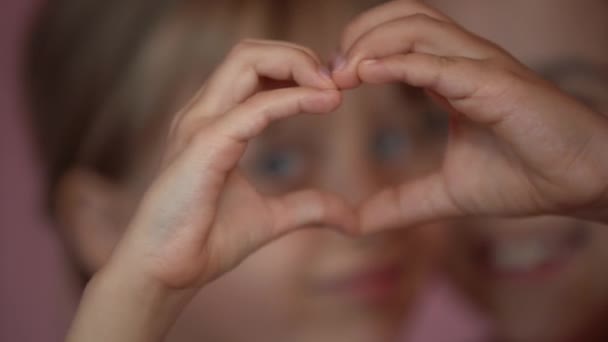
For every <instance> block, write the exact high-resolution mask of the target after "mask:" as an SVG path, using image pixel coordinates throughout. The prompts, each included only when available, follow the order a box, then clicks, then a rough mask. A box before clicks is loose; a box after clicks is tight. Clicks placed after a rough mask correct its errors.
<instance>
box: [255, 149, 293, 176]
mask: <svg viewBox="0 0 608 342" xmlns="http://www.w3.org/2000/svg"><path fill="white" fill-rule="evenodd" d="M304 159H305V158H304V156H303V155H302V153H300V152H298V151H295V150H279V149H277V150H270V151H265V152H262V153H261V154H260V155H258V156H257V157H256V158H255V161H254V175H255V177H256V178H258V179H260V180H261V181H263V182H265V183H270V184H274V183H277V184H278V183H281V184H285V183H289V184H293V183H295V182H297V181H298V180H299V178H302V176H303V174H304V171H305V170H304V169H305V162H304Z"/></svg>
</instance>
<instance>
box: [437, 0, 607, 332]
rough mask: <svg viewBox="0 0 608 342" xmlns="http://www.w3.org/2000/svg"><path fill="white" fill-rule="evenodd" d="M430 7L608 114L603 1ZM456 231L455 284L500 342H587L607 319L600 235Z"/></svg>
mask: <svg viewBox="0 0 608 342" xmlns="http://www.w3.org/2000/svg"><path fill="white" fill-rule="evenodd" d="M430 2H431V3H432V4H435V5H437V6H438V7H439V8H440V9H442V10H444V11H445V12H446V13H447V14H448V15H450V16H452V17H454V18H455V19H456V20H457V21H459V22H460V23H461V24H463V25H464V26H465V27H467V28H468V29H470V30H472V31H473V32H475V33H478V34H481V35H482V36H484V37H487V38H489V39H491V40H493V41H495V42H497V43H498V44H500V45H501V46H503V47H504V48H506V49H507V50H508V51H510V52H511V53H513V54H514V55H515V56H516V57H518V58H520V59H521V60H523V61H524V62H525V63H527V64H528V65H529V66H531V67H532V68H534V69H535V70H537V71H538V72H540V73H541V74H543V75H545V76H546V77H547V78H549V79H552V80H553V81H555V82H556V83H557V84H558V85H560V86H561V87H562V88H563V89H565V90H566V91H568V92H570V93H571V94H573V95H574V96H577V97H578V98H580V99H581V100H583V101H586V102H587V103H588V104H589V105H591V106H594V107H595V108H596V109H598V110H599V111H601V112H604V113H608V68H607V67H608V64H607V61H608V44H607V43H608V20H606V18H607V17H606V14H608V2H606V1H604V0H582V1H581V0H538V1H527V0H514V1H513V0H512V1H498V0H497V1H488V0H459V1H447V0H433V1H430ZM581 181H582V182H584V180H581ZM458 225H459V226H462V227H460V228H459V229H456V230H458V233H456V234H455V235H458V236H457V237H456V241H458V242H459V243H457V244H456V247H455V251H454V253H455V255H456V257H455V258H452V260H456V261H454V263H453V264H454V269H455V271H456V275H457V277H458V278H459V280H460V281H462V283H463V284H464V285H465V287H466V288H467V289H468V290H469V291H470V292H471V293H472V294H473V296H474V297H475V298H477V299H478V300H479V301H480V302H481V303H483V304H484V306H485V307H486V308H487V309H488V310H489V311H490V313H491V314H492V316H493V318H495V320H496V323H497V328H498V330H499V331H498V332H499V334H501V336H503V338H506V339H505V341H534V342H542V341H551V342H553V341H560V342H561V341H569V340H589V339H590V338H588V337H584V336H586V335H585V334H587V333H589V332H591V331H593V326H594V325H595V324H597V320H598V319H599V320H600V324H601V319H602V318H604V319H605V318H606V317H607V316H605V315H603V316H602V314H604V312H603V311H606V310H608V273H607V272H606V266H605V265H606V263H607V262H608V249H607V248H606V246H607V244H608V230H607V229H606V227H605V226H601V225H597V224H592V223H587V222H582V221H577V220H571V219H564V218H556V217H543V218H531V219H521V220H479V221H475V222H471V221H469V222H459V223H458ZM463 230H464V234H463ZM581 336H583V337H581ZM604 336H605V335H604Z"/></svg>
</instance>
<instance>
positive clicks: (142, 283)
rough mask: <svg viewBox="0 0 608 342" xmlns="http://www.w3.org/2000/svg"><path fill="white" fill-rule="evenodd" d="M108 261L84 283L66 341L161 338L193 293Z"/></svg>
mask: <svg viewBox="0 0 608 342" xmlns="http://www.w3.org/2000/svg"><path fill="white" fill-rule="evenodd" d="M121 266H122V265H116V264H112V263H109V264H108V265H107V266H106V267H104V268H103V269H102V270H100V271H99V272H97V273H96V274H95V276H94V277H93V278H92V279H91V281H90V282H89V284H88V285H87V287H86V289H85V292H84V295H83V298H82V301H81V304H80V306H79V309H78V312H77V315H76V317H75V319H74V322H73V324H72V328H71V329H70V335H69V338H68V339H67V340H68V341H83V340H86V341H119V342H120V341H130V342H133V341H161V340H162V339H163V338H164V336H165V335H166V333H167V332H168V331H169V329H170V328H171V326H172V325H173V323H174V322H175V320H176V319H177V317H178V315H179V313H180V312H181V311H182V309H183V308H184V306H185V305H186V304H187V303H188V302H189V300H190V299H191V298H192V296H193V295H194V291H191V290H173V289H170V288H167V287H166V286H163V284H161V283H160V282H156V281H154V280H153V279H151V278H149V277H146V276H145V275H143V274H140V273H141V272H139V273H138V272H137V271H136V270H132V269H129V268H128V267H121Z"/></svg>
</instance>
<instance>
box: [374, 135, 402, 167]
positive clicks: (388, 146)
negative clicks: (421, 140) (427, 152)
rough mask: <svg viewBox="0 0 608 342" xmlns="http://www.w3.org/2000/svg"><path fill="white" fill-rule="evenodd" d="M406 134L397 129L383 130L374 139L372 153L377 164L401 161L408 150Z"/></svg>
mask: <svg viewBox="0 0 608 342" xmlns="http://www.w3.org/2000/svg"><path fill="white" fill-rule="evenodd" d="M408 145H409V144H408V137H407V136H406V133H405V132H403V131H400V130H397V129H391V128H387V129H382V130H380V131H378V132H377V133H376V135H375V136H374V138H373V141H372V146H371V153H372V156H373V158H374V159H375V160H376V161H377V162H394V161H399V160H401V159H402V158H404V157H405V156H406V153H407V150H408Z"/></svg>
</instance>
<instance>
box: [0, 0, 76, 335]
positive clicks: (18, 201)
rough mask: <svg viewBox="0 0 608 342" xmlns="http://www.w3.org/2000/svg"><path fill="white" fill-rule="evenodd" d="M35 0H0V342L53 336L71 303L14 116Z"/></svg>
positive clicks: (17, 118) (18, 112) (17, 112)
mask: <svg viewBox="0 0 608 342" xmlns="http://www.w3.org/2000/svg"><path fill="white" fill-rule="evenodd" d="M36 2H37V1H33V0H14V1H10V0H2V4H1V5H0V51H1V53H0V189H1V193H0V341H60V340H62V336H63V334H64V331H65V328H66V326H67V317H68V316H69V313H70V311H71V310H72V307H73V305H72V303H73V299H72V298H71V296H70V291H69V288H70V287H69V284H68V281H67V280H66V279H68V278H69V277H67V273H64V272H65V270H66V268H65V265H64V260H63V259H62V258H61V254H60V253H59V248H58V246H57V243H56V241H54V239H53V237H54V234H53V232H52V230H51V229H52V228H50V227H49V226H48V225H47V224H46V223H45V222H44V219H43V215H41V214H40V210H39V206H38V201H37V199H38V191H39V187H40V185H39V183H38V182H37V181H36V179H37V177H36V176H37V175H36V171H35V170H37V168H36V167H35V162H34V158H33V157H32V153H31V146H30V145H29V143H28V141H27V138H26V134H25V129H24V125H23V122H22V115H21V113H22V112H23V103H22V101H21V99H22V96H21V94H20V93H19V89H20V88H21V85H20V83H19V82H18V80H19V69H20V64H19V63H20V60H21V56H20V51H21V44H22V37H23V34H24V32H25V26H26V25H25V23H26V22H27V21H28V18H29V17H30V15H31V14H32V13H33V11H32V10H33V9H34V7H35V3H36Z"/></svg>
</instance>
